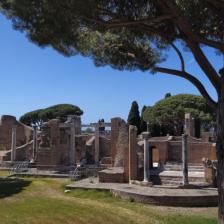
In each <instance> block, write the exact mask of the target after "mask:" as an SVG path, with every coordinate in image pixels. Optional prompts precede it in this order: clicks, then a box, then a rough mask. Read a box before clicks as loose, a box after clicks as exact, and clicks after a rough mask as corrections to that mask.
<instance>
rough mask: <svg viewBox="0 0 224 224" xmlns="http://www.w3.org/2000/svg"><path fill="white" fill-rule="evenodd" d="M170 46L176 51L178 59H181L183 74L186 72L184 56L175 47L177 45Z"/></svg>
mask: <svg viewBox="0 0 224 224" xmlns="http://www.w3.org/2000/svg"><path fill="white" fill-rule="evenodd" d="M170 45H171V46H172V48H173V49H174V50H175V51H176V53H177V55H178V57H179V59H180V62H181V71H182V72H185V62H184V57H183V55H182V54H181V52H180V50H179V49H178V48H177V47H176V46H175V44H173V43H171V44H170Z"/></svg>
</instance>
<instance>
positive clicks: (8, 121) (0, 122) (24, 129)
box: [0, 115, 33, 151]
mask: <svg viewBox="0 0 224 224" xmlns="http://www.w3.org/2000/svg"><path fill="white" fill-rule="evenodd" d="M14 125H15V126H17V133H16V145H17V146H22V145H24V144H26V143H28V142H29V141H30V140H32V133H33V130H32V128H30V127H28V126H25V125H23V124H22V123H20V122H18V121H17V120H16V118H15V117H13V116H9V115H4V116H1V117H0V151H7V150H10V149H11V141H12V127H13V126H14Z"/></svg>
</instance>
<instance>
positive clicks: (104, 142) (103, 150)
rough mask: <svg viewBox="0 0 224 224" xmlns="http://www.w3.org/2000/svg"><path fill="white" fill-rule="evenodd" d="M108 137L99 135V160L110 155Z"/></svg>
mask: <svg viewBox="0 0 224 224" xmlns="http://www.w3.org/2000/svg"><path fill="white" fill-rule="evenodd" d="M108 137H109V136H108ZM108 137H105V136H100V146H99V148H100V160H101V159H102V158H103V157H111V140H110V139H109V138H108Z"/></svg>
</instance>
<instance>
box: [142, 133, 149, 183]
mask: <svg viewBox="0 0 224 224" xmlns="http://www.w3.org/2000/svg"><path fill="white" fill-rule="evenodd" d="M142 138H143V139H144V180H143V182H149V178H150V172H149V142H148V139H149V132H143V133H142Z"/></svg>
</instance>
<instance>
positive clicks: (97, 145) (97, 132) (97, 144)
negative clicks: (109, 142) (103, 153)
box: [95, 124, 100, 164]
mask: <svg viewBox="0 0 224 224" xmlns="http://www.w3.org/2000/svg"><path fill="white" fill-rule="evenodd" d="M99 154H100V129H99V124H97V125H96V126H95V164H98V163H99Z"/></svg>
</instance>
